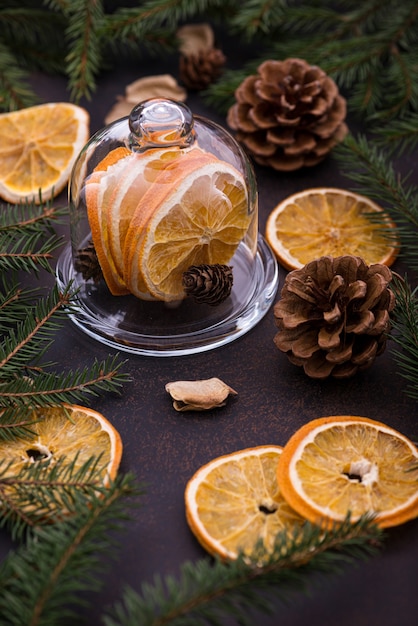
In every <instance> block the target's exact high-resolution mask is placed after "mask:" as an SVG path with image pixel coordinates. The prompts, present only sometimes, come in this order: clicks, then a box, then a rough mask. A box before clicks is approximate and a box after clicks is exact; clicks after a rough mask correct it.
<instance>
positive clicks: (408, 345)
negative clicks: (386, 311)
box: [391, 276, 418, 400]
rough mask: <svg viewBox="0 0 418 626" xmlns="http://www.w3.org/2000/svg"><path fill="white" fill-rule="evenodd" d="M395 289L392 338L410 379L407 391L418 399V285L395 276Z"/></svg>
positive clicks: (407, 378)
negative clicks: (412, 286)
mask: <svg viewBox="0 0 418 626" xmlns="http://www.w3.org/2000/svg"><path fill="white" fill-rule="evenodd" d="M392 288H393V291H394V293H395V296H396V307H395V312H394V319H393V321H392V326H393V330H394V332H393V333H392V334H391V339H392V340H393V341H395V342H396V344H397V345H398V348H399V349H394V350H393V353H394V355H395V360H396V362H397V364H398V366H399V369H400V375H401V376H403V378H405V380H407V381H408V384H407V387H406V389H405V393H406V394H407V395H409V396H410V397H411V398H414V399H415V400H418V287H415V289H412V288H411V285H410V284H409V282H408V280H407V278H406V277H405V279H404V280H402V279H401V278H400V277H397V276H394V279H393V287H392Z"/></svg>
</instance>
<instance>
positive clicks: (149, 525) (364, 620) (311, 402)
mask: <svg viewBox="0 0 418 626" xmlns="http://www.w3.org/2000/svg"><path fill="white" fill-rule="evenodd" d="M172 69H173V68H170V67H168V68H167V67H166V66H164V67H162V64H161V62H158V61H149V62H147V64H146V65H140V64H137V66H136V67H135V66H134V65H133V64H132V65H131V66H129V65H124V66H123V67H122V68H116V69H115V70H112V71H110V72H108V73H106V74H104V75H103V76H102V77H101V78H100V81H99V85H98V89H97V92H96V93H95V94H94V97H93V99H92V101H91V102H83V103H82V104H83V106H85V107H86V108H87V109H88V110H89V112H90V115H91V132H94V131H96V130H98V129H99V128H101V127H102V126H103V120H104V117H105V114H106V113H107V111H108V110H109V109H110V108H111V106H112V105H113V103H114V101H115V99H116V96H117V95H118V94H121V93H123V91H124V87H125V85H126V84H128V83H129V82H131V81H132V80H134V79H136V78H138V77H139V76H141V75H147V74H159V73H163V72H167V71H168V72H170V71H172ZM173 71H174V69H173ZM33 82H34V85H35V87H36V89H37V91H38V93H39V95H40V97H41V98H42V99H43V100H45V101H59V100H66V99H68V96H67V92H66V88H65V80H64V79H62V78H49V77H44V76H34V78H33ZM188 104H189V106H190V108H191V109H192V111H193V112H194V113H199V114H203V115H206V116H207V117H209V118H210V119H213V120H214V121H218V122H219V123H221V124H222V125H225V120H224V119H222V118H221V117H219V116H218V115H216V114H215V112H214V111H212V110H211V109H209V108H208V107H207V106H205V104H204V103H203V102H202V100H201V99H200V98H199V96H198V95H190V97H189V99H188ZM411 163H412V159H411ZM408 165H409V164H408V163H406V164H405V166H406V167H407V166H408ZM256 175H257V181H258V189H259V221H260V231H261V232H264V227H265V222H266V218H267V215H268V213H269V212H270V211H271V210H272V209H273V207H274V206H275V205H276V204H277V203H278V202H279V201H280V200H281V199H282V198H284V197H286V196H287V195H289V194H290V193H292V192H295V191H298V190H302V189H305V188H308V187H313V186H343V187H347V186H349V185H350V183H349V182H348V181H347V180H346V179H344V178H343V176H342V174H341V173H340V172H339V170H338V167H337V164H336V161H335V160H334V159H332V158H327V159H326V160H325V161H324V162H323V163H322V164H320V165H318V166H316V167H315V168H312V169H306V170H302V171H298V172H296V173H293V174H286V173H278V172H274V171H273V170H269V169H263V168H258V167H256ZM63 201H64V202H65V195H64V196H63ZM64 234H65V236H66V237H67V238H68V231H67V230H66V229H65V232H64ZM395 269H403V268H402V266H401V265H400V264H399V263H398V264H397V265H395ZM284 277H285V271H284V270H283V269H280V283H281V284H283V280H284ZM41 280H44V279H43V278H42V279H41ZM45 280H46V279H45ZM279 292H280V287H279ZM277 297H279V293H278V295H277ZM274 335H275V324H274V319H273V313H272V311H271V310H270V311H269V312H268V313H267V315H266V316H265V317H264V318H263V319H262V320H261V322H260V323H259V324H258V325H257V326H256V327H255V328H253V329H252V330H251V331H250V332H248V333H247V334H246V335H244V336H243V337H241V338H239V339H238V340H236V341H235V342H233V343H231V344H229V345H227V346H224V347H221V348H218V349H216V350H213V351H210V352H205V353H202V354H197V355H193V356H181V357H169V358H162V357H160V358H155V357H148V356H135V355H129V354H127V355H125V357H126V364H125V366H124V370H125V371H127V372H128V373H129V374H130V376H131V377H132V382H131V383H129V384H127V385H126V386H125V388H124V391H123V394H122V396H121V397H120V398H116V397H112V396H104V397H102V398H99V399H97V400H94V402H93V407H94V408H95V409H97V410H98V411H101V412H102V413H103V414H104V415H105V416H106V417H107V418H108V419H109V420H110V421H111V422H112V423H113V424H114V425H115V426H116V428H117V429H118V430H119V432H120V434H121V436H122V439H123V442H124V451H123V460H122V467H121V469H122V470H123V471H132V472H134V474H135V475H136V476H137V478H138V481H140V482H141V483H145V484H146V485H147V487H146V493H145V495H144V496H143V497H142V498H141V505H142V506H141V507H140V508H139V509H136V510H134V512H133V518H134V519H133V521H132V522H131V523H128V524H127V526H126V532H125V533H124V535H123V537H122V545H121V547H120V550H119V551H118V557H117V561H116V563H115V564H114V565H113V566H112V568H111V569H110V571H109V572H108V573H105V574H104V579H103V580H104V587H103V590H102V592H101V593H100V594H99V596H98V597H97V598H95V599H94V601H93V608H89V609H86V612H85V618H86V623H88V624H90V625H91V626H96V625H98V624H100V623H101V621H100V615H101V614H102V612H103V610H104V608H105V607H106V606H108V605H111V604H113V603H114V602H115V601H116V600H118V599H119V598H120V596H121V591H122V589H123V587H124V586H125V585H130V586H132V587H133V588H134V589H136V590H139V589H140V587H141V585H142V584H143V583H144V582H146V581H148V582H151V581H152V580H153V577H154V576H155V575H156V574H161V575H165V574H172V575H176V574H178V572H179V568H180V566H181V564H182V563H183V562H184V561H186V560H197V559H199V558H201V557H203V556H204V555H205V553H204V551H203V549H202V548H201V547H200V546H199V544H198V543H197V541H196V540H195V538H194V536H193V535H192V534H191V532H190V531H189V529H188V526H187V524H186V520H185V515H184V504H183V494H184V488H185V485H186V482H187V480H188V479H189V478H190V477H191V475H192V474H193V473H194V472H195V471H196V470H197V469H198V468H199V467H200V466H201V465H202V464H204V463H206V462H208V461H210V460H211V459H213V458H214V457H216V456H219V455H221V454H226V453H229V452H233V451H235V450H239V449H241V448H245V447H249V446H257V445H261V444H279V445H283V444H285V442H286V441H287V439H288V438H289V436H290V435H291V434H292V433H293V432H294V431H295V430H296V429H297V428H298V427H299V426H301V425H302V424H304V423H305V422H307V421H309V420H311V419H314V418H316V417H320V416H324V415H342V414H352V415H362V416H367V417H370V418H373V419H376V420H380V421H383V422H386V423H387V424H389V425H390V426H392V427H394V428H396V429H398V430H400V431H401V432H403V433H404V434H406V435H408V436H411V437H412V438H414V439H415V440H416V439H417V438H418V421H417V405H416V402H414V401H413V400H411V399H409V398H408V397H407V396H406V395H405V393H404V392H403V387H404V383H403V380H402V378H401V377H400V376H399V374H398V372H397V369H396V367H395V363H394V359H393V355H392V353H391V351H390V349H387V350H386V352H385V353H384V354H383V355H382V356H381V357H379V358H378V359H377V360H376V362H375V363H374V365H373V366H372V367H371V368H370V369H369V370H368V371H366V372H364V373H361V374H358V375H357V376H356V377H354V378H352V379H349V380H340V381H339V380H327V381H322V382H319V381H315V380H311V379H309V378H307V377H306V376H305V375H304V374H303V372H302V371H301V370H300V369H298V368H296V367H295V366H293V365H291V364H290V363H289V362H288V360H287V357H286V356H285V355H283V354H282V353H279V352H278V350H277V349H276V348H275V346H274V344H273V337H274ZM57 339H58V340H57V341H56V342H55V344H54V346H53V348H52V350H51V354H50V356H51V358H52V359H55V360H57V361H58V362H59V364H60V365H59V366H60V367H62V368H64V369H65V368H66V367H72V368H74V367H77V366H83V365H85V364H88V363H91V362H92V361H93V359H94V358H95V357H97V358H98V359H102V358H105V357H106V356H107V355H108V354H113V353H114V352H115V351H112V349H111V348H108V347H106V346H104V345H102V344H100V343H98V342H95V341H94V340H92V339H90V338H89V337H87V336H86V335H84V334H83V333H82V332H81V331H80V330H78V329H77V328H76V327H75V326H74V325H73V324H72V322H71V321H68V322H67V323H66V324H65V325H64V327H63V329H62V330H61V331H60V332H59V336H58V337H57ZM212 376H218V377H220V378H221V379H223V380H224V381H225V382H226V383H228V384H229V385H230V386H231V387H233V388H234V389H235V390H236V391H237V392H238V397H237V398H236V399H234V400H233V401H232V402H230V403H228V405H227V406H226V407H224V408H222V409H220V410H218V411H211V412H209V413H207V414H199V413H194V412H191V413H177V412H176V411H175V410H174V409H173V407H172V403H171V400H170V398H169V396H168V394H167V393H166V391H165V384H166V383H167V382H169V381H172V380H179V379H200V378H209V377H212ZM8 548H9V540H8V536H7V535H6V534H5V533H4V532H2V533H1V534H0V550H1V554H4V553H6V551H7V550H8ZM417 576H418V520H416V521H413V522H409V523H407V524H405V525H403V526H401V527H398V528H396V529H393V530H391V531H389V532H388V536H387V541H386V543H385V545H384V548H383V550H382V551H381V553H380V554H379V555H378V556H376V557H374V558H372V559H371V560H369V561H367V562H361V563H358V564H357V566H356V567H353V566H350V567H347V569H346V570H345V571H344V572H343V573H342V574H341V575H339V576H323V577H321V578H316V577H313V578H312V581H311V582H312V587H311V589H310V591H311V593H310V595H306V594H304V593H299V592H295V593H292V594H291V595H290V596H289V602H288V603H286V604H285V603H279V602H278V603H277V612H276V614H275V615H274V616H273V617H271V618H266V617H265V616H259V615H255V617H254V624H257V625H259V624H266V625H270V624H271V625H273V624H274V625H275V624H277V625H278V624H283V625H285V626H306V625H307V624H315V625H316V624H321V626H335V625H336V624H338V625H339V626H352V625H353V624H356V625H357V626H374V625H377V624H379V625H380V626H404V625H405V626H406V625H407V624H408V625H409V624H415V623H416V620H417V615H418V594H417V587H416V581H417ZM22 626H23V625H22Z"/></svg>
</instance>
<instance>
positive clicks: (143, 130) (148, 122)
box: [129, 98, 194, 152]
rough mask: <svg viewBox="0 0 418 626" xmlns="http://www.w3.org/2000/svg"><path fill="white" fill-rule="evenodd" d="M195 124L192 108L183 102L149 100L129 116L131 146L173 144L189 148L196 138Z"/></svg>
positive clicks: (136, 147)
mask: <svg viewBox="0 0 418 626" xmlns="http://www.w3.org/2000/svg"><path fill="white" fill-rule="evenodd" d="M193 126H194V124H193V115H192V112H191V111H190V109H189V108H188V107H187V106H186V105H185V104H183V103H182V102H175V101H173V100H167V99H163V98H152V99H151V100H145V101H144V102H141V103H140V104H138V105H137V106H136V107H134V108H133V109H132V111H131V114H130V116H129V129H130V136H129V144H130V146H129V147H130V148H131V150H134V151H136V152H140V151H143V150H146V149H147V148H162V147H167V148H168V147H170V146H179V147H182V148H185V147H188V146H190V145H191V144H192V143H193V141H194V128H193Z"/></svg>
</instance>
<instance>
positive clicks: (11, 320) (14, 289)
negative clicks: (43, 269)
mask: <svg viewBox="0 0 418 626" xmlns="http://www.w3.org/2000/svg"><path fill="white" fill-rule="evenodd" d="M35 293H36V289H22V287H20V285H19V284H18V283H16V282H14V281H9V277H8V276H5V275H4V274H0V333H5V332H9V330H10V327H11V326H14V325H16V323H17V322H22V321H23V320H25V319H26V318H27V316H28V309H29V307H32V305H33V297H34V294H35Z"/></svg>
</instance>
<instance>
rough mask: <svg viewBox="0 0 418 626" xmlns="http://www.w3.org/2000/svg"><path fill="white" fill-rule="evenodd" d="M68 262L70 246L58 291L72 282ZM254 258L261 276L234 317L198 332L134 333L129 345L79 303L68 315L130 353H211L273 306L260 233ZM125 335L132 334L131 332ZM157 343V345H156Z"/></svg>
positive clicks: (268, 253)
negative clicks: (175, 333)
mask: <svg viewBox="0 0 418 626" xmlns="http://www.w3.org/2000/svg"><path fill="white" fill-rule="evenodd" d="M71 259H72V256H71V246H70V245H68V246H67V247H66V249H64V250H63V252H62V253H61V255H60V257H59V258H58V261H57V267H56V280H57V284H58V286H59V287H60V288H62V289H64V288H66V287H67V286H68V284H69V283H70V282H71V280H72V276H71V269H70V267H71V265H72V264H71ZM256 259H257V261H258V264H259V270H261V272H262V275H261V276H258V280H257V284H256V286H255V289H254V291H253V294H252V296H251V298H250V300H249V301H248V302H247V303H246V304H245V306H244V307H243V309H241V310H239V311H238V312H237V314H236V315H235V316H234V315H233V316H231V317H229V318H227V319H226V320H224V321H221V322H220V323H218V324H215V325H214V326H209V327H206V328H203V329H202V330H200V331H193V332H190V333H185V334H181V335H164V336H156V335H145V334H140V333H138V334H136V335H135V340H136V341H138V343H137V344H136V345H129V343H127V342H126V340H123V338H122V337H120V338H118V337H117V331H118V329H117V328H114V327H111V326H107V325H106V324H104V323H103V320H100V319H98V318H97V317H96V316H94V315H93V314H92V313H91V312H89V311H87V310H86V309H85V308H84V307H83V306H82V303H81V304H79V303H80V301H78V302H74V303H73V305H72V311H71V312H69V314H68V316H69V318H70V319H71V321H72V322H73V323H74V324H75V325H76V326H77V327H78V328H79V329H80V330H81V331H82V332H84V333H85V334H86V335H88V336H89V337H91V338H92V339H94V340H96V341H98V342H99V343H102V344H104V345H107V346H108V347H111V348H114V349H116V350H118V351H122V352H126V353H130V354H135V355H140V356H157V357H170V356H183V355H190V354H198V353H200V352H206V351H209V350H214V349H216V348H218V347H221V346H223V345H226V344H228V343H230V342H232V341H235V340H236V339H238V338H239V337H241V336H243V335H244V334H246V333H247V332H249V331H250V330H251V329H252V328H254V327H255V326H256V325H257V324H258V322H259V321H260V320H261V319H262V318H263V317H264V316H265V315H266V313H267V311H268V310H269V308H270V306H271V304H272V303H273V300H274V298H275V295H276V293H277V289H278V284H279V273H278V266H277V260H276V257H275V256H274V253H273V252H272V250H271V248H270V246H269V245H268V243H267V242H266V241H265V240H264V238H263V237H262V235H260V234H259V235H258V245H257V253H256ZM127 334H129V335H132V333H127ZM115 335H116V336H115ZM141 341H142V343H141ZM164 341H167V342H171V344H172V345H166V346H164V345H161V342H164ZM159 343H160V345H158V344H159Z"/></svg>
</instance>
